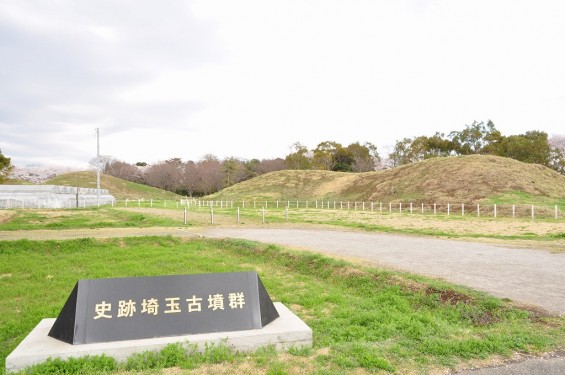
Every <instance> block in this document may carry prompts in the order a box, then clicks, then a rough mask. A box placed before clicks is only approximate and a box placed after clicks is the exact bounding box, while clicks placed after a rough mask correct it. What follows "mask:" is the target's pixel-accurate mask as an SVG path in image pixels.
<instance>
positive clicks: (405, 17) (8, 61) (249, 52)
mask: <svg viewBox="0 0 565 375" xmlns="http://www.w3.org/2000/svg"><path fill="white" fill-rule="evenodd" d="M564 20H565V1H562V0H555V1H549V0H547V1H546V0H532V1H519V0H502V1H498V0H487V1H482V0H471V1H457V0H438V1H426V0H404V1H401V0H388V1H381V0H368V1H358V0H343V1H329V0H319V1H308V0H297V1H292V0H290V1H289V0H281V1H268V0H260V1H248V0H225V1H215V0H206V1H180V0H167V1H145V0H143V1H140V0H131V1H118V0H108V1H105V0H103V1H101V0H96V1H85V0H59V1H39V0H36V1H32V0H13V1H12V0H0V149H1V150H2V153H3V154H4V155H5V156H7V157H11V158H12V163H13V164H14V165H16V166H18V167H25V166H27V165H37V164H40V165H60V166H76V167H81V166H87V165H88V162H89V161H90V160H91V159H92V158H94V157H95V156H96V132H95V129H96V128H99V129H100V154H102V155H109V156H112V157H114V158H116V159H118V160H122V161H125V162H128V163H135V162H138V161H144V162H147V163H154V162H157V161H162V160H166V159H169V158H173V157H178V158H181V159H183V160H185V161H186V160H194V161H197V160H200V159H201V158H202V156H203V155H205V154H214V155H216V156H217V157H219V158H220V159H223V158H226V157H232V156H233V157H237V158H241V159H252V158H257V159H270V158H276V157H282V158H284V157H285V156H286V155H287V154H288V153H289V152H290V146H291V145H292V144H293V143H295V142H300V143H302V144H303V145H306V146H307V147H308V148H310V149H313V148H315V147H316V145H317V144H318V143H320V142H322V141H335V142H339V143H341V144H342V145H344V146H347V145H349V144H350V143H353V142H357V141H359V142H361V143H363V142H371V143H373V144H375V145H377V147H378V149H379V152H380V153H381V155H384V154H386V153H388V152H389V151H390V150H391V147H392V146H393V145H394V143H395V142H396V141H397V140H400V139H402V138H404V137H414V136H419V135H433V134H434V133H435V132H444V133H448V132H450V131H452V130H462V129H463V128H464V127H465V124H471V123H472V122H473V121H475V120H476V121H485V122H486V121H487V120H488V119H491V120H492V121H493V122H494V123H495V125H496V127H497V129H499V130H500V131H501V132H502V133H503V134H504V135H512V134H521V133H524V132H526V131H528V130H540V131H545V132H547V133H548V134H549V135H550V136H551V135H555V134H565V21H564Z"/></svg>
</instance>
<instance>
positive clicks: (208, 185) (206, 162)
mask: <svg viewBox="0 0 565 375" xmlns="http://www.w3.org/2000/svg"><path fill="white" fill-rule="evenodd" d="M196 166H197V172H198V185H197V186H198V191H199V192H200V193H201V194H203V195H208V194H212V193H215V192H216V191H219V190H220V189H221V188H222V181H223V175H222V168H221V164H220V161H219V160H218V158H217V157H216V156H215V155H212V154H207V155H204V157H203V158H202V160H200V161H199V162H198V163H197V164H196Z"/></svg>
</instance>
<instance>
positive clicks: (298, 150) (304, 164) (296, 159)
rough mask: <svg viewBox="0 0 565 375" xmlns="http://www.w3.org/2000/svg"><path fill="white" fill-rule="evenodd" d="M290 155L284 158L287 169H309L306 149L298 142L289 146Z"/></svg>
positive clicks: (309, 164)
mask: <svg viewBox="0 0 565 375" xmlns="http://www.w3.org/2000/svg"><path fill="white" fill-rule="evenodd" d="M290 150H291V153H290V154H288V155H287V156H286V158H285V163H286V165H287V167H288V169H310V168H311V163H310V158H309V157H308V148H307V147H306V146H304V145H302V144H301V143H300V142H295V143H293V144H292V146H290Z"/></svg>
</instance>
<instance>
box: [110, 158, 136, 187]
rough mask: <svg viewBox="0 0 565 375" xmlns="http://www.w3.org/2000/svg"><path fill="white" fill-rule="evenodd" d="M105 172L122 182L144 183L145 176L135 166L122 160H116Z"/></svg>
mask: <svg viewBox="0 0 565 375" xmlns="http://www.w3.org/2000/svg"><path fill="white" fill-rule="evenodd" d="M103 172H104V173H105V174H107V175H110V176H114V177H117V178H121V179H122V180H127V181H132V182H137V183H143V182H144V180H143V174H142V173H141V170H140V169H139V168H138V167H136V166H135V165H132V164H128V163H126V162H123V161H120V160H114V161H112V162H110V163H108V164H106V166H105V167H104V170H103Z"/></svg>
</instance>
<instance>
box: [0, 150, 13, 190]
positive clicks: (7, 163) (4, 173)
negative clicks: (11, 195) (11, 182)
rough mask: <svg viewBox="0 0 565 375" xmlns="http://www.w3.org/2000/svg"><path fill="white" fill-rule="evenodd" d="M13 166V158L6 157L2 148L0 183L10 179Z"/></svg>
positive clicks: (0, 152) (0, 154)
mask: <svg viewBox="0 0 565 375" xmlns="http://www.w3.org/2000/svg"><path fill="white" fill-rule="evenodd" d="M13 168H14V166H13V165H12V159H11V158H7V157H5V156H4V155H3V154H2V150H0V184H3V183H4V182H5V181H6V180H7V179H8V177H9V176H10V172H11V171H12V169H13Z"/></svg>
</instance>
